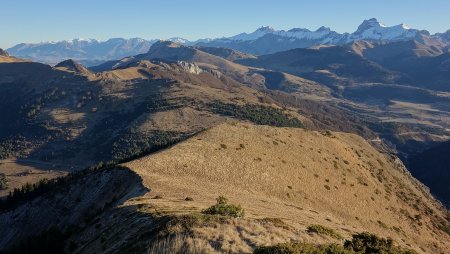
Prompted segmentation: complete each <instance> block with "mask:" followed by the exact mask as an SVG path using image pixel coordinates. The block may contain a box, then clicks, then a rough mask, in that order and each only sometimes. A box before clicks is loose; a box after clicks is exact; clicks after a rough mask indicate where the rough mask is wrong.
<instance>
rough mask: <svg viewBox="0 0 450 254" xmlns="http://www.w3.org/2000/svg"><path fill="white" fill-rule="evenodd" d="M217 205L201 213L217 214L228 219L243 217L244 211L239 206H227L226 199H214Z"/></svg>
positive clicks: (221, 197) (220, 197)
mask: <svg viewBox="0 0 450 254" xmlns="http://www.w3.org/2000/svg"><path fill="white" fill-rule="evenodd" d="M216 201H217V203H216V204H215V205H213V206H210V207H208V208H206V209H204V210H203V211H202V213H204V214H218V215H222V216H230V217H235V218H238V217H243V216H244V209H243V208H242V207H241V206H240V205H233V204H228V200H227V198H225V197H223V196H219V197H218V198H217V199H216Z"/></svg>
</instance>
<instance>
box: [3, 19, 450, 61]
mask: <svg viewBox="0 0 450 254" xmlns="http://www.w3.org/2000/svg"><path fill="white" fill-rule="evenodd" d="M168 40H170V41H174V42H176V43H180V44H184V45H189V46H193V45H197V46H207V47H224V48H231V49H236V50H239V51H241V52H244V53H250V54H256V55H261V54H269V53H275V52H279V51H285V50H288V49H293V48H308V47H311V46H315V45H344V44H348V43H351V42H355V41H361V40H369V41H378V42H393V41H408V40H416V41H418V42H419V43H422V44H425V45H427V46H433V47H434V48H436V50H439V51H445V52H448V50H449V45H450V30H449V31H447V32H445V33H437V34H433V35H431V34H430V33H429V32H428V31H426V30H417V29H412V28H409V27H408V26H407V25H405V24H400V25H396V26H391V27H388V26H385V25H384V24H382V23H381V22H379V21H378V20H377V19H374V18H372V19H369V20H365V21H364V22H362V24H361V25H359V27H358V29H357V30H356V31H355V32H353V33H343V34H340V33H337V32H335V31H332V30H331V29H330V28H327V27H320V28H319V29H317V30H316V31H310V30H308V29H305V28H293V29H290V30H288V31H284V30H275V29H273V28H271V27H268V26H265V27H261V28H259V29H257V30H256V31H254V32H252V33H241V34H238V35H235V36H231V37H223V38H216V39H200V40H196V41H189V40H186V39H183V38H179V37H175V38H171V39H168ZM155 41H157V40H145V39H140V38H132V39H122V38H114V39H109V40H106V41H98V40H95V39H89V40H83V39H74V40H71V41H59V42H42V43H37V44H33V43H21V44H18V45H16V46H14V47H12V48H9V49H8V50H7V51H8V52H9V53H10V54H11V55H13V56H17V57H21V58H27V59H31V60H33V61H38V62H43V63H48V64H52V65H54V64H56V63H58V62H60V61H63V60H65V59H69V58H71V59H74V60H76V61H78V62H80V63H82V64H83V65H85V66H94V65H98V64H100V63H102V62H105V61H109V60H116V59H120V58H123V57H126V56H131V55H137V54H141V53H145V52H147V51H148V49H149V48H150V46H151V45H152V44H153V43H154V42H155Z"/></svg>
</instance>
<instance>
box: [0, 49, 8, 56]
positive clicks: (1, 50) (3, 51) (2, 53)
mask: <svg viewBox="0 0 450 254" xmlns="http://www.w3.org/2000/svg"><path fill="white" fill-rule="evenodd" d="M0 56H9V54H8V52H6V51H5V50H3V49H0Z"/></svg>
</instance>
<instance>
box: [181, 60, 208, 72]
mask: <svg viewBox="0 0 450 254" xmlns="http://www.w3.org/2000/svg"><path fill="white" fill-rule="evenodd" d="M177 64H178V65H179V66H180V67H181V68H183V70H185V71H186V72H189V73H192V74H200V73H202V72H203V70H202V69H200V67H198V65H196V64H194V63H188V62H184V61H177Z"/></svg>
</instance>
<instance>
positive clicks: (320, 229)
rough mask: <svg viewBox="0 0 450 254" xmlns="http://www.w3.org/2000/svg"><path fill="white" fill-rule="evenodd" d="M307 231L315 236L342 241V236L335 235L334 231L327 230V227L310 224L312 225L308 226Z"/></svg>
mask: <svg viewBox="0 0 450 254" xmlns="http://www.w3.org/2000/svg"><path fill="white" fill-rule="evenodd" d="M307 230H308V232H309V233H316V234H321V235H327V236H331V237H333V238H336V239H342V236H341V235H340V234H339V233H337V232H336V231H334V229H331V228H328V227H325V226H322V225H318V224H312V225H309V226H308V228H307Z"/></svg>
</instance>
